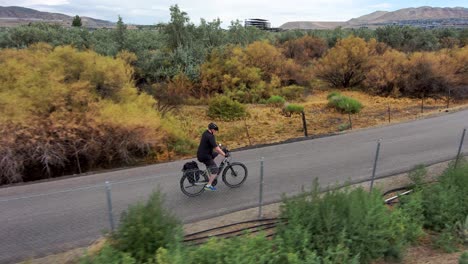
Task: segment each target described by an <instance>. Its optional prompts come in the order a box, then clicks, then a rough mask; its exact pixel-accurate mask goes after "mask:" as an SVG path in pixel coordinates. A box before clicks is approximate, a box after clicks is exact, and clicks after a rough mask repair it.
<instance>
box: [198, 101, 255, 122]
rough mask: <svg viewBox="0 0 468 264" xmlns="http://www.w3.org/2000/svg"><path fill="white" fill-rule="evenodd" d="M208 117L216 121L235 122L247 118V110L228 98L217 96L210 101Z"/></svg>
mask: <svg viewBox="0 0 468 264" xmlns="http://www.w3.org/2000/svg"><path fill="white" fill-rule="evenodd" d="M207 115H208V116H209V117H211V118H214V119H221V120H224V121H233V120H238V119H241V118H243V117H245V116H246V115H247V109H246V107H245V105H243V104H241V103H239V102H237V101H234V100H232V99H230V98H229V97H227V96H217V97H215V98H213V99H212V100H211V101H210V103H209V106H208V113H207Z"/></svg>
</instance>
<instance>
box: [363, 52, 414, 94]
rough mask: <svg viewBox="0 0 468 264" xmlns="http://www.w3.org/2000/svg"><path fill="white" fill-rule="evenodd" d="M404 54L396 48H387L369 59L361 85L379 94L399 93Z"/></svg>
mask: <svg viewBox="0 0 468 264" xmlns="http://www.w3.org/2000/svg"><path fill="white" fill-rule="evenodd" d="M406 60H407V58H406V55H405V54H404V53H402V52H399V51H397V50H388V51H386V52H385V53H384V54H382V55H381V56H375V57H374V58H373V59H372V60H370V70H369V72H368V73H367V74H366V79H365V80H364V82H363V85H364V87H365V89H366V91H368V92H371V93H376V94H381V95H386V96H388V95H393V96H399V95H401V92H402V91H401V89H402V88H403V87H402V81H403V80H402V76H403V65H405V63H406Z"/></svg>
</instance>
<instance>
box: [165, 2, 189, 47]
mask: <svg viewBox="0 0 468 264" xmlns="http://www.w3.org/2000/svg"><path fill="white" fill-rule="evenodd" d="M169 10H170V12H171V20H170V22H169V23H168V24H167V25H165V27H164V32H165V33H166V35H167V37H168V39H167V46H168V48H170V49H171V50H175V49H177V48H180V47H189V46H190V45H191V44H192V39H193V30H194V25H193V24H192V23H190V18H189V17H188V15H187V13H186V12H184V11H181V10H180V9H179V6H178V5H173V6H171V7H170V8H169Z"/></svg>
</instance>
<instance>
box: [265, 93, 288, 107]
mask: <svg viewBox="0 0 468 264" xmlns="http://www.w3.org/2000/svg"><path fill="white" fill-rule="evenodd" d="M266 103H267V105H269V106H274V107H282V106H283V105H284V103H286V100H285V99H284V98H283V97H281V96H279V95H272V96H271V97H270V98H269V99H268V100H267V101H266Z"/></svg>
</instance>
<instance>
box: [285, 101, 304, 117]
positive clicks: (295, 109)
mask: <svg viewBox="0 0 468 264" xmlns="http://www.w3.org/2000/svg"><path fill="white" fill-rule="evenodd" d="M283 112H284V113H285V114H287V115H291V114H301V113H302V112H304V106H302V105H297V104H288V105H286V106H285V107H284V109H283Z"/></svg>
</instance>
